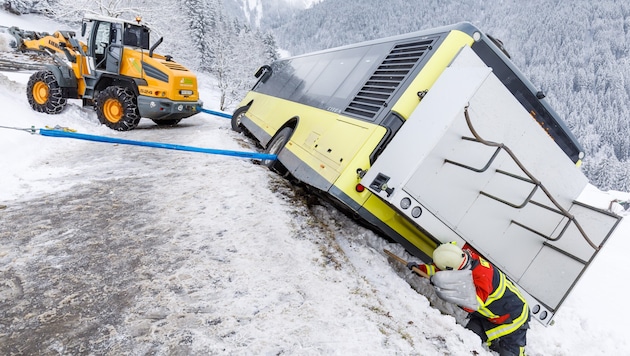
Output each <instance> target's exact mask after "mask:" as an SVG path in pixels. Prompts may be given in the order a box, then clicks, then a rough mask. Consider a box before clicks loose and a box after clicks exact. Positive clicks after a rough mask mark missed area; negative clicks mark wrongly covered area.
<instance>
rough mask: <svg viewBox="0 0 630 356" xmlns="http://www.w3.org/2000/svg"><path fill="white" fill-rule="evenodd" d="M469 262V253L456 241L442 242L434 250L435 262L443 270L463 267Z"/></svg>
mask: <svg viewBox="0 0 630 356" xmlns="http://www.w3.org/2000/svg"><path fill="white" fill-rule="evenodd" d="M467 262H468V254H467V253H465V252H464V251H463V250H462V249H461V248H459V246H457V245H455V243H454V242H451V243H445V244H441V245H440V246H438V247H437V248H436V249H435V251H433V263H435V265H436V266H437V268H439V269H441V270H442V271H447V270H458V269H461V268H463V267H464V266H466V264H467Z"/></svg>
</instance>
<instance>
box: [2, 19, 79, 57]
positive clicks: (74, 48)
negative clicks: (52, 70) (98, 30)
mask: <svg viewBox="0 0 630 356" xmlns="http://www.w3.org/2000/svg"><path fill="white" fill-rule="evenodd" d="M9 33H10V34H11V35H13V37H15V39H16V41H17V48H18V49H19V50H21V51H36V52H45V53H48V54H54V53H55V52H58V53H63V54H65V56H66V58H67V59H68V61H70V62H72V63H76V61H77V53H80V52H81V49H84V48H78V47H85V45H84V44H83V43H81V42H79V41H77V40H75V39H74V37H75V35H76V34H75V32H74V31H56V32H55V33H53V34H52V35H51V34H49V33H47V32H35V31H24V30H21V29H19V28H18V27H11V28H10V29H9ZM73 42H74V44H75V45H73Z"/></svg>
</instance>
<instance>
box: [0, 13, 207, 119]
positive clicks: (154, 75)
mask: <svg viewBox="0 0 630 356" xmlns="http://www.w3.org/2000/svg"><path fill="white" fill-rule="evenodd" d="M140 22H141V19H140V18H137V19H136V21H135V22H133V21H125V20H122V19H117V18H110V17H104V16H97V15H86V16H85V17H84V18H83V21H82V26H81V36H82V37H84V38H86V42H87V43H84V42H82V41H79V40H78V39H77V38H76V34H75V32H73V31H57V32H55V33H54V34H48V33H42V32H32V31H23V30H20V29H19V28H17V27H11V28H10V29H9V33H11V34H12V35H13V36H14V37H15V38H16V40H17V47H18V49H19V50H21V51H37V52H45V53H48V54H50V55H51V58H52V59H53V61H54V62H53V63H54V64H49V65H46V67H45V68H46V69H45V70H42V71H39V72H36V73H34V74H33V75H32V76H31V78H30V79H29V81H28V85H27V93H26V94H27V97H28V101H29V104H30V105H31V107H32V108H33V110H35V111H38V112H43V113H47V114H58V113H60V112H61V111H63V109H64V108H65V106H66V103H67V99H82V102H83V106H92V107H94V109H95V111H96V113H97V116H98V119H99V121H100V122H101V123H103V124H105V125H106V126H108V127H109V128H111V129H114V130H118V131H127V130H132V129H134V128H135V127H136V126H137V125H138V123H139V122H140V118H148V119H151V120H153V122H155V123H156V124H157V125H175V124H177V123H178V122H179V121H180V120H182V119H184V118H187V117H190V116H192V115H194V114H196V113H198V112H199V109H200V108H201V106H202V102H201V101H200V100H199V92H198V91H197V77H196V75H195V74H194V73H192V72H190V71H189V70H188V69H186V67H184V66H183V65H181V64H179V63H177V62H175V61H174V60H173V58H172V57H171V56H168V55H160V54H157V53H154V50H155V48H156V47H157V46H159V45H160V44H161V43H162V40H163V38H160V39H159V40H157V41H156V42H155V43H154V44H153V45H152V46H151V47H149V43H150V42H149V33H150V29H149V28H148V27H147V26H145V25H142V24H140ZM86 36H87V37H86Z"/></svg>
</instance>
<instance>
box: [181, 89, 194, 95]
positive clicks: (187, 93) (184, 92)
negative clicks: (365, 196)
mask: <svg viewBox="0 0 630 356" xmlns="http://www.w3.org/2000/svg"><path fill="white" fill-rule="evenodd" d="M179 95H184V96H189V95H193V91H192V90H180V91H179Z"/></svg>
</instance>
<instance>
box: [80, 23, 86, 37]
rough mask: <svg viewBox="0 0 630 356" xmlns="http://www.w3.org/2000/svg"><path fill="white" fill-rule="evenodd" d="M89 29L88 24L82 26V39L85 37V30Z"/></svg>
mask: <svg viewBox="0 0 630 356" xmlns="http://www.w3.org/2000/svg"><path fill="white" fill-rule="evenodd" d="M86 28H87V23H86V22H84V23H82V24H81V37H85V29H86Z"/></svg>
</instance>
